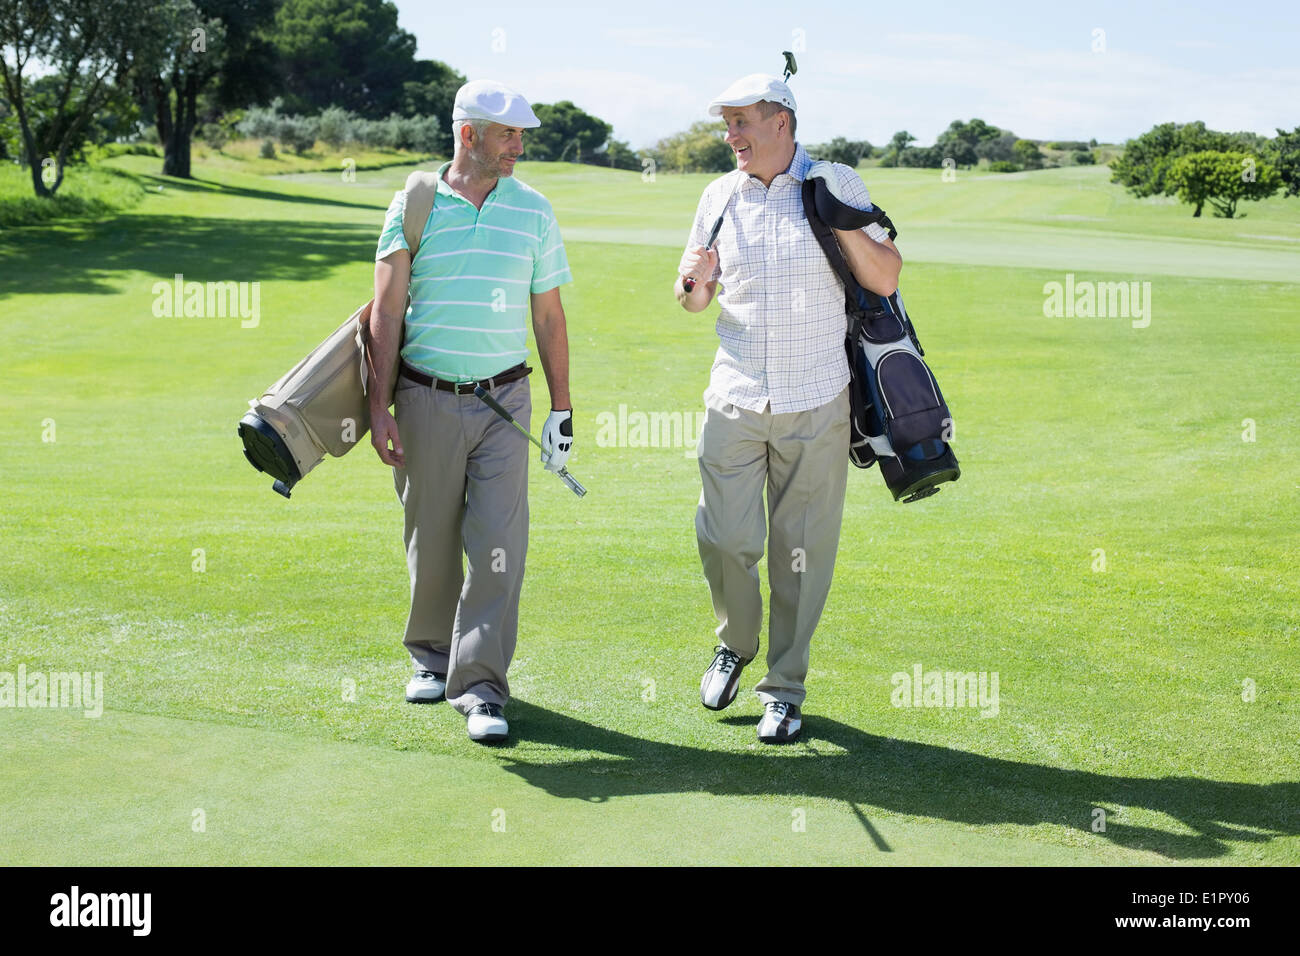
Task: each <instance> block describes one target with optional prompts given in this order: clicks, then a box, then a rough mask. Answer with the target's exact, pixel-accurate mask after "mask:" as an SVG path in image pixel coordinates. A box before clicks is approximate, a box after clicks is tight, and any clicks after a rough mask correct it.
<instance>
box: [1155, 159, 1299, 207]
mask: <svg viewBox="0 0 1300 956" xmlns="http://www.w3.org/2000/svg"><path fill="white" fill-rule="evenodd" d="M1166 186H1167V188H1168V189H1169V190H1170V191H1171V192H1172V193H1174V194H1175V195H1176V196H1177V197H1178V198H1179V199H1181V200H1182V201H1183V202H1186V203H1191V204H1192V205H1193V206H1195V207H1196V208H1195V211H1193V213H1192V215H1193V216H1199V215H1200V214H1201V209H1202V207H1204V205H1205V204H1206V203H1209V204H1210V205H1211V206H1212V207H1213V208H1214V214H1215V215H1216V216H1219V217H1221V218H1224V219H1231V218H1232V217H1233V215H1234V214H1235V213H1236V211H1237V203H1238V201H1240V200H1242V199H1246V200H1259V199H1267V198H1268V197H1269V196H1271V195H1273V193H1275V192H1277V191H1278V189H1279V188H1281V186H1282V178H1281V177H1280V176H1279V175H1278V173H1277V170H1276V169H1274V168H1273V167H1272V166H1270V165H1269V164H1268V163H1266V162H1264V161H1262V160H1259V159H1257V158H1256V157H1254V156H1250V155H1248V154H1246V153H1243V152H1215V151H1205V152H1199V153H1188V154H1187V155H1186V156H1180V157H1178V158H1177V159H1176V160H1174V161H1173V163H1172V164H1171V165H1170V167H1169V170H1168V172H1167V173H1166Z"/></svg>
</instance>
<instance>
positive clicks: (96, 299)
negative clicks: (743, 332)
mask: <svg viewBox="0 0 1300 956" xmlns="http://www.w3.org/2000/svg"><path fill="white" fill-rule="evenodd" d="M109 165H110V166H111V167H113V168H115V169H118V170H122V171H125V172H126V173H129V174H131V175H132V176H135V177H138V178H139V181H140V182H141V183H142V184H143V186H144V188H145V193H144V198H143V199H142V200H140V202H139V203H138V205H135V206H134V207H132V208H130V209H127V210H124V211H121V212H119V213H118V214H116V215H115V216H111V217H106V218H100V219H96V220H85V221H63V222H59V223H55V224H42V225H38V226H31V227H21V228H13V227H6V228H4V229H3V230H0V296H2V297H3V299H4V301H5V306H6V317H7V318H6V321H5V322H4V323H3V324H0V349H2V351H0V355H2V356H3V357H2V358H0V370H2V371H3V374H4V381H5V384H6V387H5V388H4V390H3V393H2V394H0V448H2V451H0V481H3V487H4V489H5V490H4V504H3V508H2V509H0V534H2V536H3V537H2V539H0V540H3V542H4V547H3V548H0V652H2V653H0V672H9V673H13V672H16V671H17V669H18V668H19V666H23V667H24V668H25V669H26V670H27V671H28V672H36V671H40V672H52V671H88V672H102V673H103V681H104V708H105V709H104V714H103V716H102V717H99V718H93V717H86V716H83V715H82V713H81V712H80V711H69V710H59V709H26V708H24V709H17V708H9V707H0V758H2V759H0V831H2V832H4V833H5V834H6V835H7V839H6V841H5V847H6V853H5V862H6V863H10V864H35V863H41V864H52V863H59V864H146V863H174V864H209V863H239V862H249V863H304V864H316V863H404V862H412V863H581V864H586V863H635V862H663V863H707V862H725V863H737V864H756V863H871V864H921V863H946V864H980V863H997V864H1089V865H1115V864H1133V863H1138V864H1152V865H1158V864H1164V863H1209V864H1220V863H1226V864H1241V863H1264V864H1275V865H1276V864H1296V863H1300V751H1298V750H1297V747H1296V726H1297V719H1296V714H1297V706H1298V705H1300V693H1298V692H1297V690H1298V688H1297V683H1298V680H1300V672H1298V671H1297V659H1298V656H1297V637H1298V631H1300V629H1298V627H1297V624H1298V621H1300V611H1298V610H1297V600H1296V594H1297V584H1298V583H1300V581H1298V580H1297V578H1298V575H1297V570H1296V569H1297V566H1298V565H1300V495H1298V494H1297V490H1298V485H1300V480H1298V479H1297V477H1296V476H1297V474H1300V439H1298V437H1297V436H1298V434H1300V415H1298V414H1297V406H1296V402H1295V398H1294V396H1295V387H1294V377H1295V372H1296V367H1297V359H1296V356H1297V345H1298V344H1300V332H1297V326H1296V321H1297V317H1298V316H1300V201H1298V200H1295V199H1291V200H1280V199H1275V200H1270V201H1268V202H1265V203H1259V204H1253V203H1252V204H1245V210H1244V211H1245V212H1246V213H1247V214H1248V215H1247V217H1246V218H1245V219H1238V220H1217V219H1211V218H1202V219H1192V218H1191V216H1190V211H1189V209H1188V207H1185V206H1178V205H1173V204H1169V203H1165V202H1157V201H1149V200H1147V201H1138V200H1134V199H1132V198H1131V197H1128V196H1127V195H1125V194H1124V193H1123V192H1122V190H1120V189H1119V188H1118V187H1116V186H1113V185H1110V184H1109V183H1108V182H1107V179H1108V176H1109V172H1108V170H1106V169H1105V168H1088V167H1077V168H1066V169H1060V170H1052V171H1045V172H1040V173H1032V174H1019V175H1009V176H992V175H991V176H983V177H981V176H975V175H970V176H962V175H961V174H959V178H958V181H957V182H954V183H944V182H942V181H941V179H940V177H939V175H938V173H937V172H936V171H926V170H879V169H871V170H864V175H865V176H866V179H867V184H868V186H870V187H871V190H872V194H873V197H874V198H875V199H876V200H877V201H878V202H879V203H880V204H881V205H882V206H884V207H885V208H886V209H887V210H888V211H889V212H890V214H891V215H892V216H893V218H894V220H895V222H896V223H897V224H898V226H899V228H900V232H901V234H900V237H899V240H898V243H899V247H900V249H901V250H902V253H903V256H904V259H905V267H904V270H903V279H902V283H903V291H904V294H905V296H906V299H907V303H908V306H909V309H910V311H911V312H912V315H913V318H914V319H915V321H916V323H917V326H918V330H919V333H920V337H921V341H922V343H923V344H924V346H925V347H926V349H927V353H928V354H927V358H928V359H929V361H930V363H931V366H932V368H933V369H934V371H935V374H936V375H937V377H938V379H939V382H940V383H941V385H942V386H943V389H944V391H945V394H946V397H947V398H948V400H949V403H950V406H951V408H952V410H953V413H954V416H955V418H956V422H957V426H956V427H957V433H956V442H955V448H956V451H957V454H958V456H959V457H960V459H961V464H962V470H963V476H962V479H961V480H960V481H959V482H958V483H956V484H955V485H949V486H946V487H945V488H944V490H943V491H942V492H941V493H940V494H939V495H937V496H936V497H933V498H930V499H928V500H926V501H924V502H921V503H918V504H913V505H907V506H903V505H898V504H895V503H894V502H893V501H892V500H891V498H890V496H889V494H888V492H887V491H886V490H885V487H884V485H883V483H882V481H881V479H880V476H879V474H878V473H877V472H876V471H875V470H874V469H873V470H870V471H866V472H857V471H854V473H853V474H852V475H850V482H849V496H848V501H847V503H846V508H845V520H844V529H843V535H842V539H841V547H840V554H839V561H838V564H837V569H836V578H835V584H834V587H833V588H832V591H831V597H830V601H829V603H828V605H827V608H826V611H825V614H824V615H823V618H822V622H821V626H820V628H819V630H818V633H817V636H816V637H815V639H814V642H813V649H812V665H811V666H812V670H811V673H810V675H809V681H808V685H809V696H808V701H807V705H806V718H805V731H804V739H803V741H802V742H801V743H799V744H797V745H795V746H791V747H786V748H776V749H772V748H760V747H759V745H758V744H757V742H756V737H755V724H756V722H757V719H758V714H759V710H760V708H759V705H758V702H757V700H756V699H755V698H754V696H753V695H752V693H751V692H750V690H751V689H752V687H753V685H754V683H755V682H756V681H757V680H758V677H759V675H760V672H761V661H760V662H756V663H755V664H754V665H752V666H751V668H750V669H748V670H747V671H746V672H745V676H744V678H743V679H742V693H741V696H740V698H739V699H738V701H737V703H736V704H735V705H733V707H732V708H731V709H729V710H727V711H725V712H723V713H721V714H715V713H711V712H708V711H705V710H704V709H703V708H701V707H700V705H699V700H698V681H699V675H700V673H701V671H702V670H703V668H704V667H705V666H706V665H707V663H708V661H709V659H710V656H711V651H712V647H713V644H714V638H713V634H712V627H713V620H712V613H711V611H710V608H709V601H708V593H707V589H706V587H705V585H704V581H703V576H702V573H701V571H700V567H699V558H698V554H697V552H696V545H695V537H694V526H693V521H694V510H695V504H696V501H697V498H698V496H699V473H698V469H697V464H696V461H695V459H694V457H693V455H692V454H691V451H690V448H687V447H681V446H680V443H679V445H678V447H643V446H642V445H641V443H640V442H637V441H632V442H625V443H623V445H621V446H620V445H619V444H618V443H617V442H615V443H612V444H609V443H598V442H597V435H598V434H599V425H600V422H601V421H605V420H608V416H610V415H612V416H615V417H617V416H618V415H619V413H620V406H623V407H624V408H623V412H624V414H627V415H631V414H634V413H638V412H644V413H649V412H660V413H670V414H671V413H680V414H681V415H684V416H686V417H687V419H688V420H691V421H692V427H693V418H694V414H695V412H697V411H699V410H702V408H703V403H702V400H701V393H702V391H703V390H704V387H705V385H706V383H707V380H708V371H709V366H710V364H711V360H712V356H713V353H714V351H715V349H716V345H717V339H716V336H715V334H714V332H713V317H714V316H715V315H716V311H717V310H716V307H715V308H713V309H711V310H710V311H709V312H707V313H704V314H701V315H688V314H685V313H683V312H681V310H680V309H678V308H677V306H676V304H675V302H674V301H673V299H672V296H671V293H670V285H671V283H672V280H673V276H674V269H675V266H676V264H677V261H678V259H679V257H680V254H681V244H682V242H683V240H684V238H685V236H686V233H687V230H688V227H689V225H690V221H691V217H692V215H693V213H694V210H695V205H696V202H697V200H698V198H699V194H700V191H701V189H702V188H703V186H704V184H705V183H706V182H707V180H708V178H709V177H706V176H684V177H678V176H668V175H660V176H658V177H657V179H656V180H655V181H653V182H645V181H643V180H642V178H641V176H640V175H639V174H637V173H627V172H616V171H611V170H601V169H593V168H589V167H578V166H571V165H558V164H557V165H544V164H525V165H523V166H521V168H520V170H519V177H520V178H521V179H522V180H524V181H525V182H528V183H530V184H532V185H534V186H536V187H538V188H540V189H541V190H542V191H543V192H545V193H546V194H547V195H548V196H549V197H550V198H551V200H552V201H553V203H554V205H555V208H556V211H557V214H558V216H559V219H560V223H561V226H562V227H563V230H564V233H565V236H566V238H567V241H568V249H569V255H570V260H571V263H572V267H573V272H574V275H575V278H576V282H575V284H574V285H572V286H568V287H566V288H565V289H564V301H565V305H566V308H567V311H568V317H569V335H570V343H571V354H572V379H573V397H574V404H575V408H576V429H577V442H578V444H577V454H576V455H575V457H574V459H573V460H572V461H571V469H572V471H573V472H574V474H575V475H577V477H578V478H579V479H580V480H581V481H582V482H583V483H584V484H585V485H586V486H587V487H588V488H589V490H590V494H589V495H588V496H587V497H586V498H584V499H582V500H581V501H579V500H578V499H576V498H575V497H574V496H573V495H572V494H571V493H570V492H569V491H568V490H567V489H566V488H564V486H563V485H562V484H561V483H560V482H559V481H558V480H556V479H555V477H554V476H552V475H548V474H546V473H545V472H544V471H543V470H542V469H541V467H540V465H538V464H537V463H536V462H534V463H533V465H532V470H531V472H530V482H531V485H530V495H531V499H530V500H531V507H532V531H531V539H530V548H529V554H528V573H527V576H526V578H525V582H524V596H523V603H522V608H521V633H520V642H519V651H518V655H517V657H516V660H515V663H514V665H513V667H512V669H511V673H510V678H511V685H512V693H513V695H514V697H513V700H512V702H511V704H510V706H509V708H508V710H507V715H508V716H509V718H510V720H511V729H512V740H511V742H510V743H509V745H507V746H504V747H500V748H493V749H486V748H481V747H478V746H476V745H474V744H472V743H470V742H469V741H468V740H467V739H466V737H465V733H464V721H463V719H462V718H461V717H460V716H459V715H457V714H456V713H455V712H453V711H451V710H450V709H449V708H448V707H447V706H446V705H445V704H439V705H434V706H423V707H416V706H412V705H408V704H406V703H404V702H403V700H402V685H403V683H404V681H405V679H406V676H407V673H408V668H409V664H408V662H407V660H406V657H405V654H404V651H403V649H402V646H401V630H402V625H403V623H404V620H405V614H406V604H407V584H406V570H405V564H404V560H403V555H402V545H401V520H402V519H401V508H400V505H399V504H398V502H397V499H396V496H395V495H394V493H393V487H392V479H391V475H390V473H389V471H388V469H386V468H384V467H383V466H382V465H380V464H379V462H378V461H377V459H376V458H375V456H374V454H373V452H372V451H371V450H370V449H369V447H367V446H368V443H366V445H363V447H362V448H361V449H359V450H358V451H356V452H354V453H353V454H351V455H349V456H348V457H346V458H344V459H342V460H337V461H336V460H332V459H331V460H327V461H326V462H324V463H323V464H322V465H321V466H320V467H319V468H318V469H317V470H316V471H315V472H313V473H312V474H311V475H310V476H309V478H308V479H306V480H305V481H304V482H303V483H302V484H301V485H300V486H299V488H298V490H296V491H295V492H294V496H293V499H292V500H291V501H285V500H283V499H282V498H280V497H279V496H277V495H275V494H273V493H272V492H271V490H270V480H269V479H268V478H267V477H266V476H264V475H260V474H257V473H256V472H254V471H253V469H252V468H250V467H249V465H248V464H247V462H245V461H244V459H243V455H242V453H241V450H240V446H239V442H238V439H237V438H236V436H235V424H236V422H237V421H238V419H239V417H240V416H241V415H242V414H243V412H244V410H245V408H246V402H247V400H248V399H250V398H253V397H255V396H257V395H259V394H261V392H262V391H263V390H264V388H265V387H266V386H267V385H268V384H269V383H270V382H272V381H273V380H275V379H276V378H277V377H279V375H280V374H281V373H282V372H283V371H284V370H285V369H286V368H288V367H289V366H290V365H291V364H293V363H294V362H296V361H297V360H298V359H299V358H301V356H302V355H303V354H304V353H305V352H306V351H307V350H308V349H309V348H310V347H312V346H313V345H315V344H316V343H317V342H318V341H319V340H320V339H322V338H323V337H324V336H325V335H326V334H327V333H328V332H329V331H331V330H332V329H333V328H334V327H335V326H336V325H337V324H338V323H339V322H340V321H341V320H342V319H343V318H345V317H346V316H347V314H348V313H349V312H350V311H351V310H352V309H353V308H355V307H356V306H357V305H360V304H361V303H362V302H364V301H365V299H366V298H368V297H369V286H370V282H371V276H372V269H373V267H372V256H373V252H374V247H375V241H376V239H377V235H378V230H379V226H380V223H381V221H382V216H383V210H384V208H385V207H386V206H387V203H388V201H389V199H390V198H391V197H392V192H393V190H394V189H396V188H399V187H400V185H401V183H402V181H403V180H404V178H405V176H406V174H407V173H408V172H409V169H410V168H409V167H405V168H404V167H392V168H386V169H378V170H359V171H358V172H357V174H356V182H354V183H345V182H343V181H342V180H341V177H340V176H339V175H337V174H335V173H329V172H305V173H299V174H295V175H291V176H283V177H264V176H253V175H248V174H243V173H239V172H235V171H233V170H232V169H230V168H224V167H222V168H218V167H215V166H207V165H204V164H203V163H202V162H200V163H198V164H196V170H197V175H198V176H199V179H198V180H196V181H194V182H180V181H176V180H171V179H163V178H162V177H160V176H158V175H157V169H158V166H159V161H158V160H157V159H155V158H150V157H144V156H123V157H119V158H117V159H114V160H112V161H111V162H110V163H109ZM75 174H76V170H73V171H72V172H70V183H71V182H72V181H73V180H72V178H71V177H72V176H74V175H75ZM159 187H161V189H159ZM176 273H182V274H183V275H184V277H185V279H186V280H197V281H209V280H211V281H232V282H258V283H260V308H261V312H260V320H259V321H258V323H257V324H256V326H255V327H249V328H244V327H241V321H240V318H239V317H238V316H232V317H227V318H217V317H208V318H183V317H178V318H166V317H163V318H159V317H155V315H154V313H153V308H152V305H153V302H154V292H153V286H154V283H155V282H158V281H170V280H171V277H172V276H173V275H174V274H176ZM1067 273H1070V274H1073V275H1074V281H1076V282H1082V281H1091V282H1099V283H1100V282H1118V281H1126V282H1128V281H1137V282H1149V283H1150V287H1151V316H1150V323H1149V325H1147V326H1146V327H1144V328H1135V327H1134V325H1133V322H1131V321H1130V319H1129V318H1119V317H1114V318H1047V317H1045V316H1044V311H1043V304H1044V299H1045V295H1044V286H1045V284H1046V283H1049V282H1064V281H1065V277H1066V274H1067ZM545 394H546V393H545V388H544V383H543V379H542V376H541V375H540V374H538V375H537V376H535V380H534V384H533V398H534V403H535V406H536V407H537V408H538V409H539V410H540V409H544V408H545V405H544V402H545V401H546V397H545ZM602 413H607V414H606V415H604V416H602ZM1247 420H1249V421H1247ZM541 421H542V415H541V412H540V411H539V412H538V413H537V414H536V415H535V417H534V421H533V426H534V429H536V428H538V427H539V426H540V424H541ZM1251 430H1253V436H1252V435H1247V436H1246V437H1253V439H1254V440H1253V441H1246V440H1243V433H1244V432H1247V431H1251ZM635 437H636V436H635V435H633V438H634V439H635ZM918 664H919V665H921V666H922V668H923V669H924V670H926V671H930V670H940V671H959V672H971V671H974V672H989V673H990V674H991V673H996V674H997V675H998V678H999V701H998V706H997V709H996V713H993V712H992V711H990V712H989V715H988V716H982V715H981V713H980V711H979V710H977V709H971V708H946V707H938V708H925V707H921V708H917V707H895V706H893V703H892V702H891V693H892V691H893V684H892V680H891V678H892V676H893V675H895V674H899V673H911V672H912V670H913V668H914V666H915V665H918ZM0 676H2V675H0ZM1098 810H1101V811H1104V813H1105V829H1104V831H1096V830H1094V821H1095V820H1097V819H1098V817H1099V816H1100V815H1099V814H1098V812H1097V811H1098ZM200 823H201V824H202V825H201V826H200Z"/></svg>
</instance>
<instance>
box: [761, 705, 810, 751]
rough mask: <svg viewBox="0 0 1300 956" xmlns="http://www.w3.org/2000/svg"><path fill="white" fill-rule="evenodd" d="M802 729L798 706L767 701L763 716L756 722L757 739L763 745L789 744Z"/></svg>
mask: <svg viewBox="0 0 1300 956" xmlns="http://www.w3.org/2000/svg"><path fill="white" fill-rule="evenodd" d="M802 729H803V718H802V715H801V714H800V713H799V705H798V704H787V703H786V702H785V701H783V700H769V701H768V702H767V703H766V704H765V705H764V706H763V716H762V717H761V718H760V719H759V721H758V739H759V740H760V741H762V742H763V743H765V744H784V743H789V742H790V741H791V740H795V739H796V738H797V737H798V736H799V731H800V730H802Z"/></svg>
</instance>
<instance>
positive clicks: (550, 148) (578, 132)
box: [524, 100, 613, 163]
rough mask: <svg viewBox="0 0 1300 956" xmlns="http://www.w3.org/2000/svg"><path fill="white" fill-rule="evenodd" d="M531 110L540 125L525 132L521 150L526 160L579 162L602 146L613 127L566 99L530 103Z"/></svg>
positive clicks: (588, 157) (589, 156)
mask: <svg viewBox="0 0 1300 956" xmlns="http://www.w3.org/2000/svg"><path fill="white" fill-rule="evenodd" d="M533 112H534V113H536V114H537V118H538V119H539V120H541V123H542V125H541V126H539V127H538V128H537V129H534V130H530V131H529V132H528V133H527V134H525V138H524V149H525V151H526V152H527V154H528V158H529V159H540V160H549V161H552V162H565V161H567V162H570V163H581V162H583V160H584V157H585V158H586V159H590V158H591V157H592V154H594V153H595V152H596V151H597V150H598V149H600V148H601V147H602V146H604V145H605V143H606V141H607V140H608V139H609V133H610V130H612V129H613V127H612V126H610V125H609V124H608V123H606V122H605V121H604V120H602V119H599V118H598V117H595V116H592V115H591V114H590V113H588V112H586V111H585V110H583V109H581V108H579V107H577V106H575V105H574V104H573V103H572V102H571V101H570V100H561V101H560V102H558V103H534V104H533Z"/></svg>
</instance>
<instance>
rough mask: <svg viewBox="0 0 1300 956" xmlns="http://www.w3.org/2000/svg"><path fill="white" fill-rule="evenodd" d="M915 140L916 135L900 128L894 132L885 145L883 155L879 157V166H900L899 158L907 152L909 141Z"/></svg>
mask: <svg viewBox="0 0 1300 956" xmlns="http://www.w3.org/2000/svg"><path fill="white" fill-rule="evenodd" d="M914 142H916V137H915V136H913V135H912V134H911V133H909V132H908V131H907V130H905V129H902V130H899V131H898V132H897V133H895V134H894V135H893V136H892V137H891V138H890V140H889V145H888V146H886V147H885V155H884V156H882V157H881V159H880V165H881V166H900V165H902V164H901V163H900V162H899V158H900V157H901V156H902V155H903V154H904V153H905V152H907V147H908V144H909V143H914Z"/></svg>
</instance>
